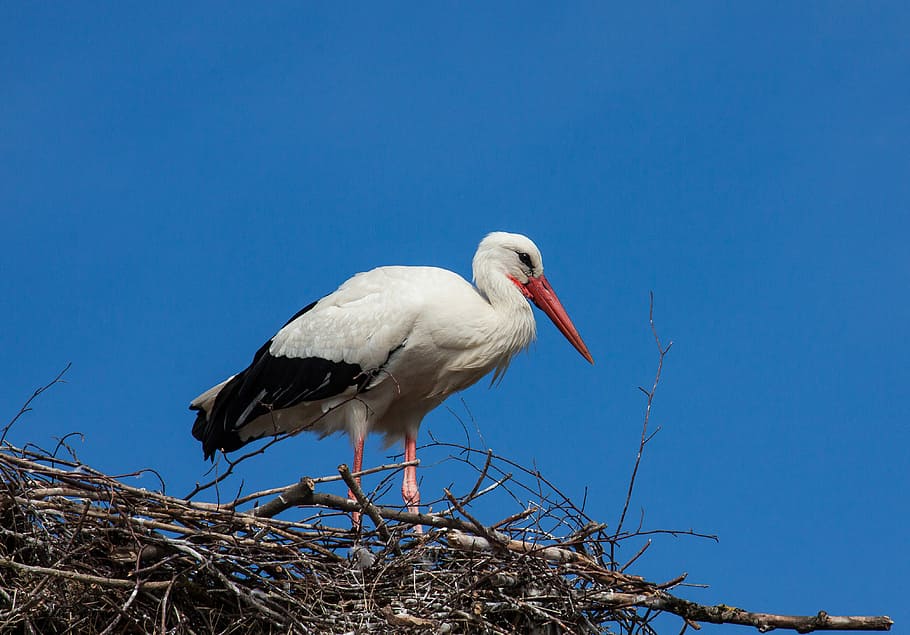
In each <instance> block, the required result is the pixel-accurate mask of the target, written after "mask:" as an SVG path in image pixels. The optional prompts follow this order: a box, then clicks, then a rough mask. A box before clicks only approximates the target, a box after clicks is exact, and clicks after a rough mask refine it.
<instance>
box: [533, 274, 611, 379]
mask: <svg viewBox="0 0 910 635" xmlns="http://www.w3.org/2000/svg"><path fill="white" fill-rule="evenodd" d="M524 290H525V291H526V292H527V293H526V294H525V295H527V296H528V297H529V298H530V299H531V300H533V302H534V304H536V305H537V308H539V309H540V310H541V311H543V312H544V313H546V314H547V317H549V318H550V319H551V320H553V324H555V325H556V328H558V329H559V330H560V331H561V332H562V334H563V335H565V336H566V339H567V340H569V341H570V342H571V343H572V346H574V347H575V350H577V351H578V352H579V353H581V354H582V356H583V357H584V358H585V359H586V360H588V361H589V362H591V363H592V364H593V363H594V358H593V357H591V353H590V352H588V347H587V346H585V343H584V342H583V341H582V339H581V335H579V334H578V331H577V330H576V329H575V325H574V324H572V320H570V319H569V314H568V313H566V310H565V309H564V308H562V303H561V302H560V301H559V298H557V297H556V292H555V291H553V287H551V286H550V283H549V282H548V281H547V279H546V278H545V277H544V276H543V275H541V276H539V277H537V278H528V282H527V283H526V284H525V285H524Z"/></svg>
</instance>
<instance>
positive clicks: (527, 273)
mask: <svg viewBox="0 0 910 635" xmlns="http://www.w3.org/2000/svg"><path fill="white" fill-rule="evenodd" d="M499 276H504V277H505V278H507V279H508V280H509V281H510V282H511V283H512V284H513V285H514V286H515V287H516V288H517V289H518V290H519V291H520V292H521V294H522V295H523V296H524V297H525V298H527V299H528V300H530V301H532V302H533V303H534V304H535V305H537V308H539V309H540V310H541V311H543V312H544V313H546V314H547V317H549V318H550V320H552V321H553V324H555V325H556V328H558V329H559V330H560V332H561V333H562V334H563V335H564V336H565V337H566V339H567V340H569V342H571V344H572V346H574V347H575V349H576V350H577V351H578V352H579V353H581V354H582V356H583V357H584V358H585V359H586V360H588V361H589V362H591V363H592V364H593V363H594V359H593V358H592V357H591V353H590V352H589V351H588V347H587V346H585V343H584V341H583V340H582V339H581V335H579V334H578V330H576V328H575V325H574V324H572V320H571V319H569V315H568V314H567V313H566V310H565V309H564V308H563V306H562V303H561V302H560V301H559V298H558V297H556V293H555V292H554V291H553V287H551V286H550V283H549V281H547V279H546V277H544V275H543V258H542V257H541V255H540V250H539V249H538V248H537V245H535V244H534V241H532V240H531V239H530V238H528V237H527V236H522V235H521V234H510V233H508V232H493V233H491V234H487V236H486V237H485V238H484V239H483V240H482V241H481V242H480V245H479V246H478V248H477V253H476V254H475V256H474V279H475V281H477V284H478V287H480V288H483V286H484V285H483V283H482V281H483V280H484V279H488V278H492V281H493V282H494V284H495V283H496V282H498V280H496V278H497V277H499ZM500 279H501V278H500Z"/></svg>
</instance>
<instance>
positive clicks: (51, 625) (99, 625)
mask: <svg viewBox="0 0 910 635" xmlns="http://www.w3.org/2000/svg"><path fill="white" fill-rule="evenodd" d="M492 459H493V457H492V455H491V454H487V460H486V463H485V465H484V467H483V470H482V472H483V473H482V478H479V479H478V485H480V484H481V482H483V480H484V479H483V477H486V476H487V475H488V472H489V468H490V466H491V462H492V463H493V464H494V465H495V461H493V460H492ZM342 467H344V466H342ZM389 467H390V468H395V467H396V466H389ZM345 470H346V468H345ZM334 478H336V479H337V478H338V477H337V476H336V477H334ZM0 479H2V487H0V630H3V631H4V632H8V631H10V630H12V629H17V630H19V631H24V632H36V633H52V632H63V631H70V630H72V631H79V632H95V633H101V632H103V633H127V632H128V633H133V632H143V633H151V632H156V633H247V632H266V633H268V632H275V633H278V632H281V633H286V632H290V633H361V632H383V633H392V632H402V633H404V632H420V631H426V632H439V633H447V632H448V633H514V632H539V633H550V632H578V633H601V632H608V631H613V630H619V631H631V630H632V629H633V628H635V627H636V625H637V627H638V628H640V627H641V626H645V627H646V630H648V629H647V621H648V619H649V618H648V616H643V615H641V614H639V613H638V612H637V611H636V609H634V608H631V607H630V602H629V600H628V598H629V597H630V594H637V595H639V596H643V595H652V596H653V595H656V594H659V593H660V592H661V590H660V587H659V586H658V585H655V584H651V583H648V582H646V581H644V580H642V579H641V578H637V577H633V576H628V575H625V574H622V573H619V572H617V571H615V570H613V569H614V567H612V566H611V565H610V562H608V560H609V558H608V557H606V556H605V555H604V548H603V546H604V544H606V542H607V541H608V538H607V536H605V534H604V532H603V530H604V527H603V525H597V524H593V523H590V522H587V521H585V519H584V517H580V516H579V515H578V513H577V512H578V510H576V508H575V507H574V506H572V505H570V504H566V501H561V504H560V505H550V506H549V508H548V509H541V508H540V507H538V506H532V507H529V508H527V509H525V510H522V511H520V512H519V513H516V514H515V515H513V516H512V517H511V518H509V519H506V520H504V521H502V522H500V523H497V524H495V525H493V526H489V527H486V526H483V525H481V524H480V523H479V522H477V521H476V520H475V519H474V518H473V517H472V516H470V515H469V512H467V509H466V508H467V507H468V506H469V504H470V502H471V500H473V499H475V498H477V497H478V496H481V495H484V494H485V493H487V492H489V491H490V490H491V489H496V487H499V486H502V485H503V483H504V482H505V481H507V480H508V479H500V480H499V481H496V482H494V484H493V486H492V487H487V488H486V490H480V489H479V487H475V488H474V489H473V490H472V491H471V492H470V493H469V494H468V495H466V496H463V497H461V498H456V497H454V496H452V495H451V494H449V493H448V491H446V494H447V498H446V499H441V500H443V501H444V500H448V501H449V502H450V504H449V505H448V507H447V508H446V509H445V510H444V511H443V512H441V513H438V514H433V515H421V516H419V517H418V518H410V519H409V518H408V516H409V515H408V514H407V513H406V512H404V511H402V510H400V509H395V508H383V507H376V506H373V505H372V504H370V503H367V505H368V506H369V507H370V508H371V509H367V508H366V506H364V505H361V504H359V503H357V502H355V501H348V500H346V499H344V498H342V497H338V496H332V495H330V494H323V495H319V494H314V492H313V490H314V480H313V479H305V480H304V481H301V483H300V484H298V485H297V486H296V487H295V488H292V489H296V491H297V492H298V494H299V492H300V488H301V487H302V488H303V490H304V493H303V495H304V496H305V497H306V496H309V502H311V503H314V504H316V505H317V507H316V508H315V509H314V508H310V509H308V510H307V511H308V513H310V516H309V517H307V518H304V519H302V520H295V521H287V520H279V519H275V518H267V517H263V516H261V515H258V510H261V509H263V508H264V506H254V507H251V508H249V509H247V510H246V511H241V510H240V509H239V508H240V507H244V506H245V505H246V506H249V505H256V502H257V501H255V500H253V499H255V498H256V496H252V497H247V498H246V499H245V500H244V501H243V502H244V503H245V505H240V504H235V503H236V501H235V503H231V504H222V505H216V504H213V503H200V502H192V501H187V500H184V499H180V498H174V497H170V496H166V495H164V494H161V493H159V492H155V491H150V490H146V489H141V488H137V487H131V486H129V485H127V484H125V483H124V482H122V481H123V480H124V479H123V478H120V479H118V478H114V477H111V476H107V475H105V474H102V473H100V472H98V471H95V470H93V469H91V468H89V467H88V466H86V465H83V464H81V463H80V462H79V461H77V460H75V459H63V458H59V457H56V456H53V455H51V454H49V453H46V452H44V451H41V450H36V449H19V448H16V447H13V446H11V445H9V444H5V446H4V447H3V448H2V449H0ZM317 480H319V479H317ZM323 480H328V479H323ZM539 486H540V483H536V484H535V487H536V488H539ZM307 492H308V493H307ZM269 494H274V492H269ZM314 496H316V497H317V498H314ZM279 500H282V499H279ZM273 503H274V501H273ZM285 507H287V505H285ZM353 509H362V510H363V511H364V512H365V514H364V520H363V525H364V528H363V529H362V530H360V531H354V530H352V529H351V523H350V517H349V516H348V515H347V514H346V513H345V512H349V511H351V510H353ZM298 511H299V510H298ZM371 512H372V513H371ZM376 518H378V519H379V520H380V523H379V525H380V526H379V527H377V526H376V525H371V519H372V520H375V519H376ZM542 519H548V520H549V521H550V524H551V525H555V526H558V527H562V528H563V529H564V532H565V533H564V535H563V536H562V538H557V537H555V536H554V535H552V534H551V533H550V532H545V531H543V530H542V529H541V526H542V524H543V523H542ZM417 520H420V521H422V523H423V524H424V532H423V533H422V534H421V533H417V532H416V531H415V525H416V524H417V523H416V522H415V521H417ZM370 526H372V529H368V527H370Z"/></svg>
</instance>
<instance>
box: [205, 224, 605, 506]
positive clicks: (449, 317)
mask: <svg viewBox="0 0 910 635" xmlns="http://www.w3.org/2000/svg"><path fill="white" fill-rule="evenodd" d="M473 268H474V279H475V282H476V285H477V286H476V287H475V286H473V285H471V284H469V283H468V282H467V281H465V280H464V279H463V278H461V277H460V276H458V275H457V274H455V273H452V272H450V271H447V270H445V269H439V268H435V267H380V268H378V269H373V270H372V271H368V272H365V273H360V274H357V275H355V276H354V277H352V278H351V279H349V280H348V281H347V282H345V283H344V284H342V285H341V286H340V287H339V288H338V289H337V290H336V291H335V292H333V293H331V294H329V295H327V296H325V297H324V298H322V299H321V300H319V301H318V302H316V303H314V304H312V305H310V306H309V307H307V308H306V309H304V310H303V311H301V312H300V313H298V314H297V315H296V316H295V317H294V318H292V319H291V320H290V321H289V322H288V323H287V324H286V325H285V326H284V327H283V328H281V329H280V330H279V331H278V332H277V333H276V334H275V336H274V337H273V338H272V339H271V340H269V342H267V343H266V345H264V346H263V347H262V348H261V349H260V350H259V351H258V352H257V353H256V356H255V357H254V359H253V362H252V363H251V364H250V366H249V367H248V368H247V369H245V370H244V371H242V372H241V373H238V374H237V375H235V376H233V377H231V378H229V379H228V380H226V381H225V382H222V383H221V384H219V385H217V386H215V387H213V388H211V389H209V390H208V391H206V392H205V393H203V394H202V395H200V396H199V397H197V398H196V399H195V400H194V401H193V402H192V404H191V405H190V407H191V408H192V409H194V410H197V411H199V413H198V416H197V420H196V424H195V425H194V426H193V435H194V436H195V437H196V438H197V439H199V440H200V441H202V443H203V449H204V452H205V454H206V456H207V457H208V456H212V455H213V454H214V452H215V451H216V450H219V449H220V450H223V451H231V450H234V449H237V448H239V447H240V446H242V445H244V444H245V443H247V442H249V441H251V440H253V439H256V438H260V437H263V436H269V435H274V434H278V433H282V432H296V431H300V430H311V431H315V432H317V433H319V434H322V435H325V434H330V433H333V432H339V431H345V432H347V433H348V434H349V435H350V437H351V440H352V442H353V443H354V445H355V458H354V470H355V471H359V470H360V468H361V460H362V450H363V439H364V437H365V436H366V435H367V434H368V433H370V432H378V433H382V434H385V435H386V441H387V442H393V441H396V440H398V439H401V438H404V439H405V446H406V448H405V449H406V452H405V455H406V456H405V458H406V459H411V458H414V454H415V446H416V437H417V431H418V428H419V427H420V422H421V421H422V419H423V417H424V416H425V415H426V414H427V413H428V412H429V411H430V410H432V409H433V408H435V407H436V406H438V405H439V404H440V403H442V401H443V400H444V399H445V398H446V397H448V396H449V395H450V394H452V393H454V392H457V391H459V390H463V389H464V388H467V387H468V386H470V385H471V384H473V383H475V382H476V381H478V380H479V379H480V378H481V377H483V376H484V375H486V374H488V373H489V372H490V371H495V373H496V374H495V375H494V378H495V377H498V376H500V375H501V374H502V372H504V371H505V369H506V367H507V366H508V364H509V361H510V360H511V359H512V357H513V356H514V355H515V354H516V353H518V352H519V351H521V350H523V349H524V348H526V347H527V346H528V344H530V343H531V341H532V340H533V339H534V336H535V322H534V316H533V313H532V310H531V307H530V305H529V304H528V299H530V300H532V301H534V302H535V303H536V304H537V305H538V306H539V307H540V308H541V309H542V310H544V311H545V312H546V313H547V315H549V316H550V318H551V319H552V320H553V322H554V323H555V324H556V326H557V327H558V328H559V329H560V330H561V331H562V332H563V334H564V335H565V336H566V337H567V338H568V339H569V341H570V342H572V344H573V345H574V346H575V347H576V348H577V349H578V351H579V352H580V353H581V354H582V355H583V356H584V357H585V358H586V359H588V360H589V361H593V360H592V359H591V355H590V353H589V352H588V350H587V348H586V347H585V345H584V343H583V342H582V340H581V337H580V336H579V335H578V332H577V331H576V330H575V327H574V326H573V325H572V322H571V321H570V320H569V317H568V316H567V315H566V313H565V310H564V309H563V308H562V306H561V304H560V303H559V300H558V299H556V295H555V294H554V293H553V292H552V289H551V288H550V286H549V283H548V282H547V281H546V278H544V276H543V263H542V261H541V257H540V252H539V251H538V249H537V247H536V246H535V245H534V243H533V242H531V240H530V239H528V238H527V237H525V236H521V235H519V234H508V233H504V232H495V233H492V234H490V235H488V236H487V237H486V238H484V240H483V241H482V242H481V243H480V246H479V247H478V249H477V253H476V255H475V256H474V263H473ZM402 493H403V495H404V497H405V502H406V503H407V504H408V505H409V507H411V508H412V509H416V506H417V504H418V502H419V493H418V492H417V484H416V475H415V472H414V470H413V469H410V470H407V471H406V473H405V483H404V486H403V487H402Z"/></svg>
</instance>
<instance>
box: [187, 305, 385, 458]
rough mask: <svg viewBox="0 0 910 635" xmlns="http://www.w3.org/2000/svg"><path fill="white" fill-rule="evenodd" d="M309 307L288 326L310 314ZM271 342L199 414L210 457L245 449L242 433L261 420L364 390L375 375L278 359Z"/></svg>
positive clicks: (196, 429) (313, 360)
mask: <svg viewBox="0 0 910 635" xmlns="http://www.w3.org/2000/svg"><path fill="white" fill-rule="evenodd" d="M315 304H316V303H315V302H314V303H313V304H310V305H309V306H307V307H305V308H304V309H302V310H301V311H299V312H298V313H297V314H296V315H295V316H294V317H292V318H291V319H290V320H289V321H288V323H290V322H291V321H293V320H295V319H296V318H298V317H300V316H301V315H303V314H304V313H306V312H307V311H309V310H310V309H311V308H312V307H313V306H314V305H315ZM271 345H272V341H271V340H269V341H268V342H266V343H265V344H263V346H262V347H261V348H260V349H259V350H258V351H256V355H255V356H254V357H253V361H252V363H251V364H250V365H249V366H248V367H247V368H246V369H245V370H244V371H242V372H240V373H238V374H237V375H236V376H235V377H234V378H233V379H231V380H230V381H229V382H228V383H227V384H225V386H224V388H222V389H221V391H220V392H219V393H218V396H217V397H216V398H215V402H214V404H213V406H212V409H211V411H210V412H209V413H208V414H207V415H206V413H205V412H203V411H201V410H200V411H199V413H198V414H197V416H196V422H195V424H194V425H193V436H194V437H196V439H198V440H199V441H202V450H203V453H204V454H205V458H209V457H213V456H214V454H215V452H216V451H217V450H222V451H224V452H231V451H233V450H236V449H238V448H240V447H241V446H243V445H246V443H247V442H248V441H250V440H251V439H246V440H242V439H241V438H240V435H239V431H240V430H241V429H242V428H243V426H244V425H246V424H247V423H249V422H251V421H253V420H255V419H256V418H257V417H260V416H262V415H265V414H268V413H269V412H273V411H275V410H282V409H284V408H291V407H293V406H296V405H297V404H299V403H301V402H303V401H319V400H321V399H327V398H329V397H334V396H335V395H338V394H340V393H342V392H344V391H345V390H347V389H348V388H350V387H351V386H357V387H358V389H363V388H364V386H365V385H366V383H367V382H368V381H369V379H370V378H371V377H372V376H373V373H369V372H366V373H365V372H364V371H363V369H362V368H361V367H360V366H359V365H358V364H349V363H347V362H333V361H331V360H327V359H323V358H320V357H305V358H296V357H275V356H273V355H272V354H271V353H269V347H270V346H271Z"/></svg>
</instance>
